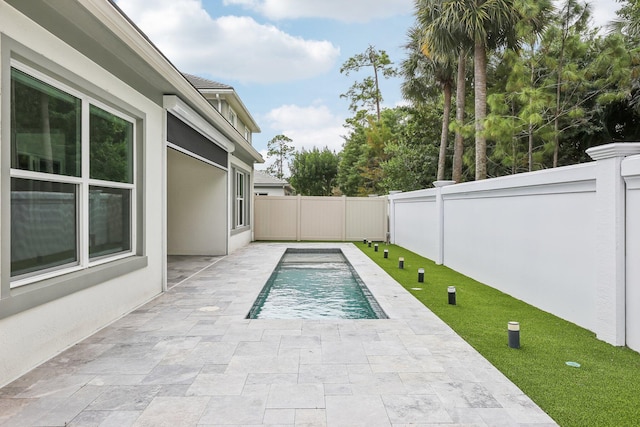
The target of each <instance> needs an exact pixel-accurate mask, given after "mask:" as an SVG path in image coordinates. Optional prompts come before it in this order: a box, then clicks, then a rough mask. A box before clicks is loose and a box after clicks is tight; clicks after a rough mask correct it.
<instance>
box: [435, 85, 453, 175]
mask: <svg viewBox="0 0 640 427" xmlns="http://www.w3.org/2000/svg"><path fill="white" fill-rule="evenodd" d="M443 92H444V113H443V115H442V133H441V134H440V154H439V155H438V181H443V180H444V179H445V177H444V169H445V165H446V161H447V145H448V139H449V138H448V136H449V117H451V83H448V82H447V83H445V84H444V88H443Z"/></svg>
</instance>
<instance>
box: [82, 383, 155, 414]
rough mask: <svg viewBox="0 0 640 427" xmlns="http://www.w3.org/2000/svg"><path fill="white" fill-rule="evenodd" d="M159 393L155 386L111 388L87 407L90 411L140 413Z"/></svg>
mask: <svg viewBox="0 0 640 427" xmlns="http://www.w3.org/2000/svg"><path fill="white" fill-rule="evenodd" d="M159 391H160V386H157V385H139V386H111V387H107V388H106V390H105V391H104V393H102V394H101V395H100V396H99V397H98V398H97V399H95V400H94V401H93V402H92V403H91V404H90V405H89V406H88V410H91V411H101V410H108V411H140V410H144V409H145V408H146V407H147V405H149V402H151V400H152V399H153V398H154V397H155V395H156V394H157V393H158V392H159Z"/></svg>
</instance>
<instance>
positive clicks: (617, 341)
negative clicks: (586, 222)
mask: <svg viewBox="0 0 640 427" xmlns="http://www.w3.org/2000/svg"><path fill="white" fill-rule="evenodd" d="M639 153H640V143H614V144H607V145H601V146H598V147H592V148H589V149H588V150H587V154H588V155H589V156H591V158H592V159H593V160H596V162H597V163H596V250H597V251H598V253H597V257H596V259H597V265H596V272H597V273H596V274H597V288H596V305H597V306H596V315H597V319H596V334H597V336H598V338H599V339H601V340H603V341H605V342H608V343H610V344H613V345H625V341H626V337H625V335H626V332H625V317H626V315H625V287H626V277H625V268H626V264H625V239H626V237H625V211H626V209H625V183H624V178H623V177H622V175H621V170H620V165H621V164H622V160H623V159H624V158H625V157H626V156H630V155H634V154H639Z"/></svg>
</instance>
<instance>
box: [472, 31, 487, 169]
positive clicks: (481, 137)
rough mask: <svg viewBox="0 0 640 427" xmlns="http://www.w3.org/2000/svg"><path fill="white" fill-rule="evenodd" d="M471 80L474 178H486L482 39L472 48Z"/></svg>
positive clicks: (484, 69) (484, 75) (485, 102)
mask: <svg viewBox="0 0 640 427" xmlns="http://www.w3.org/2000/svg"><path fill="white" fill-rule="evenodd" d="M473 65H474V67H473V80H474V83H475V84H474V96H475V114H476V118H475V123H476V180H481V179H486V178H487V137H486V136H485V134H484V121H485V118H486V117H487V53H486V50H485V46H484V43H483V41H482V40H480V39H479V38H478V39H476V42H475V46H474V48H473Z"/></svg>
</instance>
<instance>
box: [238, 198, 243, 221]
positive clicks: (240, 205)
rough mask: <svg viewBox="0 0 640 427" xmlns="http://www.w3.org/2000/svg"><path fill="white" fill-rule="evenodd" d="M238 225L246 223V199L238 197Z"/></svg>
mask: <svg viewBox="0 0 640 427" xmlns="http://www.w3.org/2000/svg"><path fill="white" fill-rule="evenodd" d="M237 225H238V226H240V225H244V200H242V199H238V224H237Z"/></svg>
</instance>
